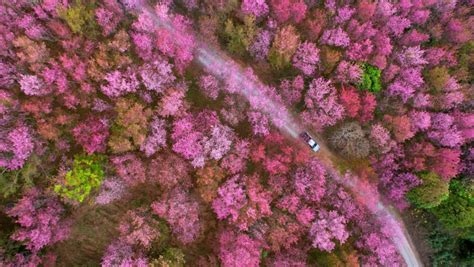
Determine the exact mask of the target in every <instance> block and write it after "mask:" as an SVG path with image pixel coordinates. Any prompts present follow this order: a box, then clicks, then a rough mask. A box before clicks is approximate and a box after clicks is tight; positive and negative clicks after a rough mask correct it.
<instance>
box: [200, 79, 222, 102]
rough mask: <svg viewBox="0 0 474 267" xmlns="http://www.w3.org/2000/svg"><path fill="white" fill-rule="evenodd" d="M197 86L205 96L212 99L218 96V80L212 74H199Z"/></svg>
mask: <svg viewBox="0 0 474 267" xmlns="http://www.w3.org/2000/svg"><path fill="white" fill-rule="evenodd" d="M199 87H200V88H201V90H202V91H203V92H204V94H205V95H206V96H208V97H209V98H211V99H213V100H216V99H217V97H218V96H219V81H218V80H217V79H216V78H215V77H214V76H212V75H203V76H201V78H200V79H199Z"/></svg>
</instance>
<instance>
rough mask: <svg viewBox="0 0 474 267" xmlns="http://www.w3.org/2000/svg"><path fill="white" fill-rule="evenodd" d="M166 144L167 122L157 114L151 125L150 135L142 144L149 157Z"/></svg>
mask: <svg viewBox="0 0 474 267" xmlns="http://www.w3.org/2000/svg"><path fill="white" fill-rule="evenodd" d="M165 146H166V122H165V121H164V120H163V119H160V118H159V117H158V116H156V117H155V118H154V119H153V120H152V121H151V122H150V125H149V130H148V135H147V137H146V138H145V141H144V142H143V143H142V144H141V145H140V151H143V152H144V153H145V155H146V156H147V157H150V156H152V155H153V154H155V153H156V152H157V151H158V150H160V149H161V148H163V147H165Z"/></svg>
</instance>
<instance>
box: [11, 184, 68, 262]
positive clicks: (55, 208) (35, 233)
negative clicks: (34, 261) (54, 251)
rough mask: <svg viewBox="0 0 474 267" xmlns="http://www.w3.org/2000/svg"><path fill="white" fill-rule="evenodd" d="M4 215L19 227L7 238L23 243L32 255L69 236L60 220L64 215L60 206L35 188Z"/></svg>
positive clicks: (53, 199)
mask: <svg viewBox="0 0 474 267" xmlns="http://www.w3.org/2000/svg"><path fill="white" fill-rule="evenodd" d="M7 214H8V216H10V217H12V218H15V221H16V222H17V223H18V224H19V225H20V228H19V229H18V230H17V231H16V232H15V233H14V234H13V235H12V236H11V238H12V239H13V240H17V241H22V242H25V244H26V247H27V248H28V249H29V250H31V251H32V252H33V253H37V252H39V251H40V250H41V249H42V248H44V247H45V246H49V245H53V244H54V243H56V242H59V241H61V240H64V239H66V238H67V237H68V235H69V222H68V221H65V220H63V219H62V218H61V217H62V216H63V214H64V209H63V207H62V205H61V203H60V202H59V201H58V199H57V198H55V197H52V196H48V195H46V194H44V193H42V192H40V191H39V190H38V189H36V188H32V189H30V190H28V191H27V192H26V193H25V194H24V196H23V197H22V198H21V199H20V201H19V202H18V203H16V204H15V206H14V207H13V208H11V209H9V210H7Z"/></svg>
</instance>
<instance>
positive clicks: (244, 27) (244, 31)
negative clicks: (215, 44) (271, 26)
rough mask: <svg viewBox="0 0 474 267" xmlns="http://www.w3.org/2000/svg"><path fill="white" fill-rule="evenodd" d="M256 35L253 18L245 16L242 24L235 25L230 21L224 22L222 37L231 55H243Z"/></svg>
mask: <svg viewBox="0 0 474 267" xmlns="http://www.w3.org/2000/svg"><path fill="white" fill-rule="evenodd" d="M255 34H256V26H255V17H253V16H245V17H244V24H237V25H235V24H234V22H233V21H232V20H231V19H228V20H227V21H226V22H225V26H224V37H225V39H226V41H227V49H228V50H229V51H230V52H231V53H235V54H238V55H241V56H242V55H244V54H245V53H246V51H247V50H248V48H249V46H250V44H251V43H252V40H253V39H254V37H255Z"/></svg>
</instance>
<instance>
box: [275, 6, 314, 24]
mask: <svg viewBox="0 0 474 267" xmlns="http://www.w3.org/2000/svg"><path fill="white" fill-rule="evenodd" d="M270 5H271V7H272V11H273V13H274V14H275V17H276V19H277V21H278V22H279V23H285V22H286V21H288V20H289V19H291V20H292V21H293V22H294V23H299V22H301V21H302V20H303V19H304V18H305V16H306V10H307V6H306V4H305V2H304V1H302V0H270Z"/></svg>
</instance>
